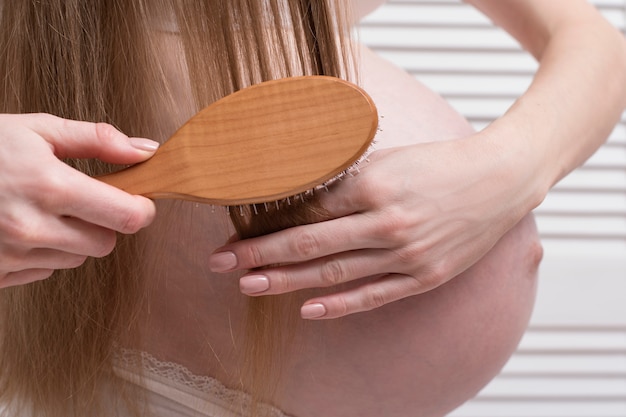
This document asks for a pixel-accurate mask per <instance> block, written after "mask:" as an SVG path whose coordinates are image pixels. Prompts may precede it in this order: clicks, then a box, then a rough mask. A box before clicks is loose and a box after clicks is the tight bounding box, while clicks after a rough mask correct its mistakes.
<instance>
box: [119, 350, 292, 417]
mask: <svg viewBox="0 0 626 417" xmlns="http://www.w3.org/2000/svg"><path fill="white" fill-rule="evenodd" d="M138 368H140V369H141V370H142V372H143V375H141V376H140V375H138V374H137V373H136V372H135V371H133V369H138ZM115 372H116V374H117V375H118V376H119V377H120V378H122V379H124V380H126V381H127V382H129V383H131V384H134V385H136V386H138V387H139V388H140V389H142V390H144V391H145V394H146V400H147V401H148V403H149V404H148V406H149V407H150V412H151V414H150V415H151V416H154V417H174V416H176V417H202V416H204V417H243V416H246V415H247V414H248V413H247V410H248V404H249V402H250V397H249V396H248V395H247V394H245V393H243V392H241V391H237V390H233V389H230V388H227V387H225V386H224V385H223V384H222V383H221V382H220V381H218V380H217V379H215V378H212V377H209V376H199V375H195V374H193V373H191V372H190V371H189V370H188V369H187V368H185V367H184V366H182V365H179V364H176V363H171V362H163V361H160V360H158V359H156V358H155V357H154V356H152V355H150V354H149V353H146V352H136V351H131V350H124V349H122V350H120V352H119V354H118V355H117V357H116V360H115ZM260 408H261V410H259V411H262V413H261V414H262V415H264V416H268V417H288V416H287V415H286V414H284V413H283V412H282V411H280V410H278V409H276V408H274V407H271V406H268V405H261V406H260Z"/></svg>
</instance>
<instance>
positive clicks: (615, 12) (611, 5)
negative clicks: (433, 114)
mask: <svg viewBox="0 0 626 417" xmlns="http://www.w3.org/2000/svg"><path fill="white" fill-rule="evenodd" d="M547 1H549V0H547ZM594 4H595V5H596V6H597V7H598V9H600V11H601V12H602V13H603V14H604V15H605V16H606V17H607V18H608V19H609V20H610V21H611V22H612V23H613V24H614V25H615V26H616V27H618V28H619V29H620V30H621V31H622V32H624V29H625V27H626V0H596V1H594ZM360 37H361V40H362V41H363V42H365V43H366V44H368V45H369V46H370V47H372V48H373V49H374V50H375V51H377V52H378V53H380V54H381V55H383V56H384V57H386V58H388V59H389V60H391V61H392V62H395V63H396V64H398V65H400V66H402V67H403V68H405V69H406V70H407V71H409V72H410V73H411V74H413V75H415V76H416V77H417V78H419V79H420V80H421V81H422V82H424V83H425V84H427V85H429V86H430V87H431V88H432V89H434V90H435V91H437V92H439V93H440V94H441V95H442V96H444V97H445V98H447V99H448V100H449V101H450V102H451V104H452V105H453V106H454V107H455V108H456V109H457V110H459V111H460V112H461V113H462V114H464V115H465V116H466V117H467V118H468V119H469V120H470V121H471V122H472V124H473V125H474V126H475V127H476V128H477V129H481V128H482V127H484V126H485V125H486V124H487V123H489V122H490V121H491V120H493V119H495V118H496V117H498V116H499V115H501V114H502V113H503V112H504V111H505V110H506V109H507V108H508V106H510V105H511V104H512V102H513V101H514V100H515V98H516V97H517V96H519V94H520V93H521V92H523V91H524V89H525V88H526V87H527V86H528V84H529V82H530V79H531V77H532V74H533V72H534V70H535V68H536V63H535V62H534V60H533V59H532V58H531V57H530V56H529V55H527V54H526V53H525V52H523V51H522V50H520V48H519V46H518V45H517V43H516V42H515V41H514V40H513V39H512V38H511V37H510V36H508V35H507V34H506V33H504V32H503V31H501V30H500V29H498V28H496V27H494V26H493V25H492V24H491V22H489V21H488V20H487V19H486V18H485V17H484V16H483V15H481V14H480V13H478V12H477V11H475V10H474V9H473V8H472V7H470V6H467V5H465V4H463V3H461V2H460V1H457V0H438V1H437V0H435V1H426V0H389V1H388V3H387V4H386V5H385V6H383V7H382V8H381V9H379V10H377V11H376V12H374V13H373V14H372V15H371V16H369V17H367V18H366V19H365V20H364V22H363V24H362V26H361V29H360ZM590 105H593V103H590ZM536 214H537V220H538V224H539V228H540V232H541V235H542V238H543V242H544V247H545V258H544V262H543V266H542V271H541V278H540V288H539V296H538V301H537V306H536V310H535V314H534V316H533V319H532V323H531V327H530V329H529V331H528V333H527V335H526V336H525V337H524V340H523V341H522V343H521V345H520V348H519V349H518V352H517V353H516V355H515V356H514V357H513V358H512V360H511V361H510V363H509V364H508V365H507V366H506V367H505V369H504V370H503V372H502V374H501V375H500V376H499V377H498V378H497V379H496V380H495V381H493V382H492V383H491V384H490V385H489V386H488V387H487V388H485V390H483V392H482V393H481V394H479V396H478V397H477V398H476V399H475V400H473V401H471V402H470V403H468V404H466V405H465V406H463V407H462V408H461V409H459V410H457V411H455V412H453V413H452V414H451V416H455V417H479V416H480V417H491V416H493V417H495V416H498V417H557V416H568V417H609V416H610V417H617V416H619V417H626V117H623V119H622V122H621V123H620V124H619V125H618V126H617V127H616V129H615V131H614V132H613V134H612V135H611V137H610V138H609V140H608V142H607V143H606V144H605V145H604V146H603V147H602V148H601V149H600V150H599V151H598V152H597V153H596V154H595V155H594V156H593V157H592V158H591V159H590V160H589V161H588V162H587V163H586V164H585V165H584V166H583V167H581V168H579V169H578V170H576V171H575V172H574V173H572V174H571V175H570V176H568V177H567V178H566V179H564V180H563V181H562V182H561V183H559V184H558V185H557V186H556V187H555V188H554V190H553V191H552V192H551V193H550V194H549V196H548V197H547V198H546V200H545V202H544V203H543V204H542V205H541V206H540V207H539V208H538V209H537V210H536Z"/></svg>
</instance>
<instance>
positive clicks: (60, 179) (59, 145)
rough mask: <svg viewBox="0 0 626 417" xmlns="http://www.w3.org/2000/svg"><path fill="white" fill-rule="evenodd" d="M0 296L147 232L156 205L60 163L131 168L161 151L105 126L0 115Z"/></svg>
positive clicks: (36, 116) (48, 117) (37, 116)
mask: <svg viewBox="0 0 626 417" xmlns="http://www.w3.org/2000/svg"><path fill="white" fill-rule="evenodd" d="M0 143H2V150H1V151H0V166H1V167H2V170H0V190H2V191H1V192H0V255H1V256H0V288H2V287H8V286H12V285H19V284H26V283H28V282H32V281H36V280H41V279H45V278H48V277H49V276H50V275H51V274H52V273H53V272H54V270H55V269H65V268H74V267H77V266H79V265H81V264H82V263H83V262H84V261H85V259H86V258H87V257H88V256H94V257H101V256H105V255H107V254H108V253H110V252H111V251H112V250H113V248H114V247H115V240H116V238H115V233H116V232H120V233H135V232H137V231H138V230H139V229H141V228H143V227H145V226H147V225H148V224H150V223H151V222H152V220H153V218H154V216H155V206H154V204H153V203H152V202H151V201H150V200H148V199H146V198H144V197H140V196H132V195H128V194H126V193H124V192H122V191H120V190H118V189H115V188H113V187H109V186H107V185H105V184H102V183H100V182H99V181H96V180H93V179H91V178H89V177H87V176H86V175H84V174H82V173H80V172H78V171H76V170H74V169H71V168H70V167H69V166H67V165H66V164H64V163H63V162H61V161H60V159H59V158H66V157H77V158H99V159H101V160H103V161H108V162H113V163H119V164H133V163H137V162H140V161H143V160H145V159H147V158H149V157H150V156H152V154H153V153H154V151H155V150H156V149H157V147H158V143H157V142H154V141H152V140H149V139H143V138H129V137H128V136H126V135H124V134H122V133H120V132H119V131H117V130H116V129H115V128H114V127H113V126H110V125H108V124H104V123H87V122H76V121H70V120H64V119H60V118H58V117H55V116H51V115H48V114H18V115H12V114H7V115H0Z"/></svg>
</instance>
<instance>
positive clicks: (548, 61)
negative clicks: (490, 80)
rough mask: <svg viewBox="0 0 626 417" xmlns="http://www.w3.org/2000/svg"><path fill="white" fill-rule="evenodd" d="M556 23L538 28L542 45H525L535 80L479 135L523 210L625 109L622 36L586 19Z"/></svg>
mask: <svg viewBox="0 0 626 417" xmlns="http://www.w3.org/2000/svg"><path fill="white" fill-rule="evenodd" d="M558 23H559V24H553V25H546V26H547V27H546V31H545V33H544V36H543V38H544V42H541V41H539V42H530V43H529V44H527V45H526V46H527V47H528V49H529V50H530V51H531V52H532V53H533V54H534V55H535V56H536V57H537V59H538V60H539V62H540V65H539V68H538V71H537V73H536V76H535V78H534V80H533V82H532V84H531V86H530V87H529V89H528V90H527V91H526V92H525V93H524V94H523V95H522V96H521V97H520V98H519V100H517V101H516V102H515V104H514V105H513V106H512V107H511V108H510V109H509V110H508V112H507V113H506V114H505V115H504V116H503V117H501V118H500V119H498V120H497V121H495V122H494V123H493V124H492V125H490V126H489V127H488V128H486V129H485V131H484V133H485V136H486V137H488V138H490V141H493V144H494V146H496V147H497V149H498V150H499V152H500V153H499V154H500V155H503V159H504V161H503V162H504V163H503V165H502V166H501V167H502V169H506V170H508V171H509V175H510V174H511V170H512V168H513V170H512V173H513V174H514V175H517V176H518V177H517V178H515V179H514V180H515V181H517V185H518V186H519V187H520V193H521V194H522V195H525V197H524V198H525V199H526V201H525V204H527V208H529V209H530V208H534V206H536V205H537V204H539V203H540V202H541V200H542V199H543V198H544V197H545V194H546V192H547V191H548V190H549V189H550V187H552V186H553V185H554V184H555V183H556V182H558V181H559V180H560V179H561V178H563V177H564V176H565V175H567V174H568V173H569V172H571V171H572V170H573V169H574V168H576V167H577V166H579V165H580V164H582V163H583V162H584V161H585V160H586V159H587V158H588V157H589V156H591V155H592V154H593V152H595V151H596V150H597V148H598V147H599V146H600V145H601V144H602V143H603V142H604V141H605V140H606V138H607V137H608V135H609V134H610V132H611V130H612V128H613V127H614V125H615V123H616V122H617V121H618V120H619V117H620V115H621V113H622V111H623V109H624V106H625V105H626V46H625V42H624V39H623V37H622V35H621V34H620V33H619V32H618V31H616V30H615V29H613V28H612V27H611V26H610V25H609V24H608V23H607V22H605V21H604V20H603V19H601V18H597V16H594V15H592V16H591V17H589V18H587V19H574V18H571V19H565V21H564V22H558ZM532 29H533V28H531V27H527V28H526V30H532Z"/></svg>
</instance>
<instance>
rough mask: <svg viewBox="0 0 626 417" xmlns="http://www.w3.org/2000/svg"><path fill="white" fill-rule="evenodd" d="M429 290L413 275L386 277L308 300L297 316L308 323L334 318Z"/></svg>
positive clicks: (378, 306)
mask: <svg viewBox="0 0 626 417" xmlns="http://www.w3.org/2000/svg"><path fill="white" fill-rule="evenodd" d="M431 289H432V288H428V287H425V286H423V285H422V283H421V282H420V281H419V280H417V279H416V278H415V277H413V276H409V275H402V274H389V275H385V276H383V277H381V278H379V279H377V280H375V281H372V282H369V283H367V284H364V285H362V286H360V287H357V288H353V289H350V290H347V291H344V292H341V293H337V294H332V295H327V296H324V297H318V298H314V299H311V300H308V301H307V302H306V303H304V305H303V306H302V308H301V309H300V315H301V316H302V318H304V319H311V320H319V319H334V318H338V317H344V316H347V315H350V314H355V313H361V312H364V311H370V310H374V309H376V308H380V307H382V306H384V305H386V304H389V303H392V302H394V301H398V300H401V299H403V298H407V297H410V296H414V295H417V294H421V293H424V292H426V291H429V290H431Z"/></svg>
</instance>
